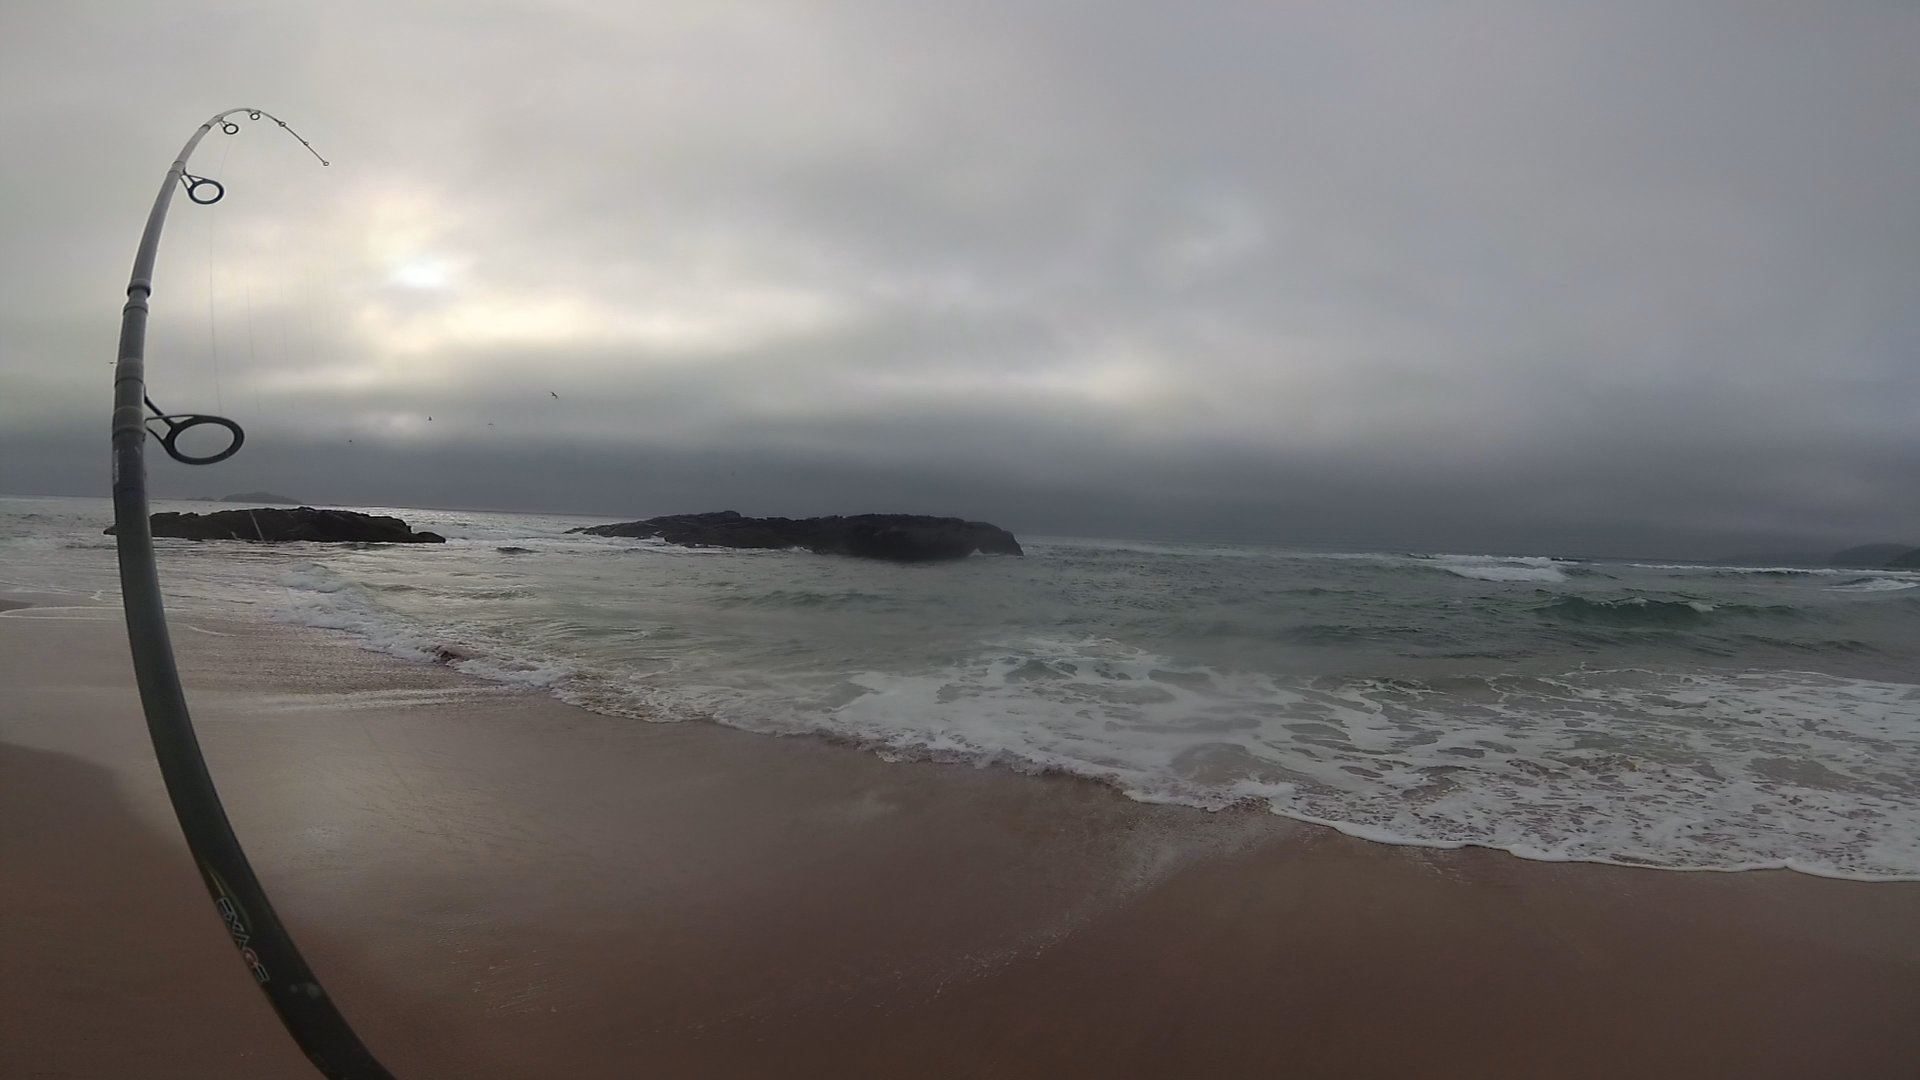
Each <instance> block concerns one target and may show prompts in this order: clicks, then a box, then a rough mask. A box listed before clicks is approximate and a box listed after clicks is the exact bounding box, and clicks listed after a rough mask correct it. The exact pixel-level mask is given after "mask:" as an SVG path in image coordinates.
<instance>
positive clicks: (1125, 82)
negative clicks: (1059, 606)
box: [0, 2, 1920, 554]
mask: <svg viewBox="0 0 1920 1080" xmlns="http://www.w3.org/2000/svg"><path fill="white" fill-rule="evenodd" d="M0 40H4V41H5V43H6V44H4V45H0V49H4V50H5V53H6V60H7V63H6V64H4V65H0V89H4V91H5V93H4V95H3V96H0V101H4V104H0V131H3V132H4V134H5V136H6V137H7V140H8V143H9V145H10V146H13V147H16V148H18V149H16V153H15V157H14V159H13V160H14V161H15V162H16V165H15V167H13V168H10V169H9V170H8V171H7V172H6V173H5V174H4V175H0V243H4V244H5V247H6V250H7V251H8V252H9V253H10V254H11V255H12V256H13V257H12V258H11V259H9V264H10V265H9V269H8V275H7V288H6V289H5V290H4V292H0V343H3V344H4V353H0V390H4V393H0V490H12V491H19V492H39V491H53V490H62V491H75V492H78V491H88V490H91V491H99V490H103V489H104V485H105V451H104V426H105V411H106V410H105V404H106V399H107V397H108V393H109V367H108V361H110V360H111V358H112V356H111V353H112V348H113V341H114V335H115V325H116V319H117V310H118V300H117V297H118V294H119V291H120V289H121V288H122V287H123V285H124V278H125V273H126V267H127V264H128V262H129V260H130V258H131V254H132V243H133V240H134V239H135V238H136V237H137V235H138V231H139V227H140V223H141V220H142V218H143V216H144V213H145V208H146V206H147V204H148V202H149V201H150V199H151V197H152V190H153V187H154V185H155V183H157V181H158V179H159V176H160V174H161V172H162V171H163V170H164V166H165V163H166V162H167V160H168V159H169V158H170V156H171V154H172V152H173V150H174V148H175V146H177V144H178V142H179V141H180V140H181V139H182V138H183V137H184V136H185V135H186V134H187V133H188V132H189V131H190V130H191V129H192V126H193V125H194V124H195V123H197V122H198V121H199V120H200V119H201V118H202V117H203V116H204V114H205V113H206V112H208V111H211V109H212V108H215V107H218V106H220V105H224V104H228V103H229V102H242V101H245V102H257V103H259V104H262V105H266V106H268V107H270V108H274V109H275V110H276V111H278V112H280V113H281V115H283V116H286V117H287V118H288V119H289V120H290V121H292V122H293V123H294V125H295V126H296V127H297V128H299V129H300V130H301V131H303V132H304V133H305V134H307V135H308V136H309V137H310V138H312V139H313V140H314V141H315V142H316V144H317V145H319V146H320V147H321V148H322V150H323V151H324V152H326V153H327V154H328V155H329V156H330V157H331V158H332V159H334V160H335V162H336V165H335V166H334V167H333V168H331V169H326V170H322V169H319V168H318V167H316V166H315V164H314V163H313V162H312V161H311V160H310V159H306V158H305V157H304V152H303V151H301V150H300V149H299V147H298V146H297V145H296V144H294V143H292V142H291V140H286V139H284V138H283V137H280V135H279V133H278V132H275V131H273V130H272V129H271V127H270V126H267V127H263V126H261V125H257V124H256V125H250V126H249V128H248V130H246V131H245V132H244V133H243V134H242V135H241V136H239V137H236V138H232V139H226V138H224V137H222V136H218V135H216V136H213V137H212V138H211V139H210V141H209V142H208V143H207V145H206V146H205V147H204V148H203V149H202V150H201V152H200V155H199V156H198V157H197V158H196V159H195V167H196V169H197V170H198V171H201V172H205V173H208V174H211V175H216V176H219V177H220V178H221V179H223V180H225V181H227V182H229V184H230V192H231V194H230V196H229V198H228V199H227V200H226V201H225V202H223V203H222V204H220V206H219V207H217V208H215V209H212V210H205V209H201V208H197V207H192V206H188V205H186V204H185V203H184V202H182V203H179V204H177V205H176V207H175V210H174V217H173V218H172V219H171V221H170V224H169V232H168V235H167V241H166V247H165V251H164V255H163V263H162V266H161V270H160V288H159V292H158V294H157V295H156V298H155V305H156V316H155V321H154V325H153V330H152V336H151V339H150V354H151V356H152V358H153V363H152V366H151V376H152V379H153V390H154V394H155V396H156V398H158V399H159V400H161V401H162V403H163V404H166V405H167V406H168V407H170V408H176V409H206V408H213V407H215V406H216V404H217V405H218V406H219V407H220V408H222V409H224V410H225V411H226V412H227V413H229V414H231V415H234V416H236V417H237V418H239V419H241V420H242V422H243V423H246V424H247V425H248V427H249V433H250V435H249V444H248V449H247V451H246V452H245V453H244V454H243V455H242V456H241V457H240V458H236V459H235V460H234V461H233V462H231V463H228V464H226V465H223V466H219V467H217V468H215V469H207V470H196V471H194V472H192V473H183V472H181V471H180V470H179V469H178V467H176V466H172V465H171V464H165V465H156V469H155V472H156V481H155V482H156V487H157V488H158V489H160V490H163V491H170V492H172V493H177V494H193V493H200V492H218V491H224V490H240V489H244V488H248V487H255V486H265V487H281V488H295V489H298V490H299V492H300V493H303V494H309V495H311V496H312V497H314V498H316V499H337V500H340V501H381V502H392V503H421V504H430V505H450V504H456V503H458V504H468V505H489V506H500V507H528V508H542V509H553V510H560V509H578V510H583V511H594V512H608V513H616V512H617V513H625V512H642V511H664V510H679V509H700V508H709V507H716V506H719V505H723V504H724V505H737V506H738V507H739V508H741V509H743V510H761V511H767V512H791V513H802V512H829V511H837V510H854V509H913V510H927V511H945V512H958V513H965V514H969V515H973V516H981V517H997V518H1000V519H1004V523H1006V524H1009V525H1011V526H1013V527H1015V528H1026V529H1029V530H1043V531H1050V532H1127V533H1134V534H1155V533H1160V534H1168V535H1207V536H1218V537H1228V536H1239V537H1264V538H1272V539H1281V540H1288V539H1294V540H1310V541H1317V542H1351V543H1366V544H1389V545H1398V546H1406V547H1437V546H1449V547H1477V548H1490V547H1494V548H1504V549H1512V548H1516V547H1529V546H1542V547H1550V548H1552V549H1555V550H1582V551H1589V552H1608V551H1620V552H1640V553H1653V552H1661V551H1666V552H1673V553H1678V554H1687V553H1692V554H1714V553H1718V552H1724V551H1727V550H1734V549H1738V548H1740V547H1743V546H1745V547H1752V546H1765V545H1769V544H1780V543H1807V544H1826V543H1844V542H1851V541H1854V540H1859V539H1875V538H1883V537H1891V538H1907V539H1913V540H1915V541H1916V542H1920V508H1917V507H1916V505H1915V501H1914V500H1913V499H1912V498H1911V496H1910V494H1909V491H1908V489H1909V487H1910V483H1911V482H1910V479H1909V478H1910V477H1911V476H1913V475H1915V473H1914V468H1915V466H1916V465H1920V460H1917V459H1920V438H1917V437H1916V436H1915V435H1914V425H1913V423H1912V419H1913V415H1914V406H1913V402H1915V401H1916V400H1920V364H1916V363H1915V362H1914V361H1915V359H1916V353H1917V352H1920V305H1917V304H1915V303H1914V297H1916V296H1920V212H1916V211H1915V210H1914V209H1913V200H1912V197H1911V193H1912V192H1913V191H1914V190H1917V189H1920V133H1916V131H1915V129H1914V127H1913V125H1912V124H1911V123H1910V122H1909V120H1908V118H1907V116H1906V113H1907V111H1908V110H1909V109H1910V106H1911V102H1912V101H1914V100H1920V70H1916V67H1915V65H1913V64H1911V62H1910V59H1911V57H1912V56H1913V55H1915V54H1916V51H1917V50H1916V46H1920V12H1915V11H1914V10H1913V9H1912V8H1911V7H1909V6H1906V5H1872V4H1858V5H1850V6H1848V7H1846V8H1844V9H1833V10H1822V11H1821V12H1818V13H1812V12H1805V11H1801V10H1796V9H1795V8H1792V7H1787V6H1782V7H1769V6H1766V5H1752V4H1728V5H1723V6H1714V5H1701V6H1695V7H1691V8H1688V9H1687V10H1686V11H1684V12H1675V11H1673V10H1670V9H1669V8H1668V7H1666V6H1663V5H1647V6H1633V5H1612V6H1609V7H1607V8H1606V9H1605V10H1585V11H1581V12H1577V13H1571V14H1570V13H1568V12H1566V11H1564V10H1560V9H1552V8H1548V7H1546V6H1542V5H1531V6H1526V5H1467V6H1449V7H1447V8H1445V9H1438V8H1430V7H1428V6H1425V5H1408V6H1405V7H1394V6H1387V7H1382V6H1377V5H1370V6H1367V7H1366V8H1365V10H1338V11H1336V10H1333V9H1326V10H1318V11H1303V10H1300V9H1289V8H1285V7H1283V6H1278V5H1264V4H1219V5H1207V6H1204V8H1202V9H1195V10H1186V11H1181V12H1179V13H1174V12H1171V11H1170V10H1169V9H1166V8H1165V7H1164V5H1149V4H1138V5H1132V4H1097V5H1096V4H1058V5H1012V4H1008V5H988V6H984V7H983V6H981V5H915V6H911V7H902V6H898V5H860V4H833V5H798V4H796V5H778V4H772V5H753V6H751V7H746V6H742V7H733V6H729V5H718V4H716V5H696V6H692V7H690V8H689V9H686V10H674V11H653V10H647V9H646V8H645V7H644V6H641V5H614V4H594V3H586V2H580V3H574V4H568V5H560V6H553V5H540V6H537V7H535V6H531V5H521V4H510V3H495V4H486V5H474V4H415V5H385V4H383V5H370V4H369V5H355V4H344V5H331V6H328V7H326V8H324V9H322V8H315V7H301V8H296V7H292V6H288V7H285V8H276V7H259V6H247V7H242V6H238V5H208V4H194V3H181V4H174V5H171V6H169V7H167V8H164V9H154V11H152V12H148V13H144V14H143V13H139V12H134V11H131V10H127V9H123V7H122V6H121V5H118V4H105V3H103V4H86V3H76V4H62V5H58V6H54V5H38V6H33V7H28V6H16V7H14V8H9V9H8V10H7V12H6V13H5V14H0ZM21 151H24V152H21ZM548 390H554V391H557V392H558V393H560V395H561V398H560V399H559V400H558V401H555V400H554V399H552V398H551V397H549V396H548V394H547V391H548ZM428 415H432V416H433V417H434V420H433V421H432V422H431V424H429V423H428V422H427V421H426V420H425V417H426V416H428ZM489 425H491V426H489ZM348 439H352V440H353V442H352V443H348V442H347V440H348Z"/></svg>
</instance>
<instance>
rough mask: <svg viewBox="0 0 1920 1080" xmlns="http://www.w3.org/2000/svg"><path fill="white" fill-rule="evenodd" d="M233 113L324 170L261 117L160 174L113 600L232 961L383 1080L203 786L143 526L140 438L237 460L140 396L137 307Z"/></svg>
mask: <svg viewBox="0 0 1920 1080" xmlns="http://www.w3.org/2000/svg"><path fill="white" fill-rule="evenodd" d="M242 114H244V115H245V117H246V119H248V120H259V119H262V118H265V119H268V120H272V121H273V122H274V123H275V124H278V125H279V126H280V127H281V128H282V129H284V130H285V131H286V133H287V134H289V135H292V136H293V137H294V138H295V139H299V140H300V145H302V146H304V147H306V148H307V151H308V152H309V153H311V154H312V155H313V156H314V159H315V160H317V161H319V162H320V164H321V165H323V166H324V165H326V164H327V163H328V162H327V159H326V158H323V157H321V156H320V152H319V151H318V150H315V149H314V148H313V144H312V143H309V142H308V141H307V140H305V139H302V138H300V135H299V134H298V133H297V132H295V131H294V130H293V129H292V128H290V127H287V122H286V121H285V120H282V119H280V118H279V117H277V116H274V115H273V114H272V113H269V112H267V111H266V110H264V109H228V110H227V111H225V112H223V113H220V114H218V115H216V116H214V117H213V118H212V119H211V120H208V121H207V122H206V123H204V124H201V125H200V130H198V131H196V132H194V133H193V137H192V138H191V139H188V140H187V144H186V145H185V146H184V147H182V148H181V149H180V156H179V157H178V158H175V159H174V162H173V166H172V168H170V169H168V170H167V178H166V180H165V181H164V182H162V183H161V185H160V194H159V196H158V197H156V198H155V199H154V201H153V212H152V213H150V214H148V215H147V229H146V232H144V233H142V234H141V236H140V248H139V251H138V252H137V253H136V254H135V255H134V259H133V277H132V278H131V279H130V280H129V281H128V282H127V304H126V307H125V308H123V309H122V310H121V318H120V358H119V361H118V363H117V364H116V365H115V367H114V374H113V520H114V533H115V543H116V547H117V548H118V550H119V554H120V596H121V602H122V604H123V605H124V607H125V608H126V613H127V640H128V642H129V643H130V644H131V645H132V647H133V673H134V678H135V680H136V681H137V682H138V683H139V685H140V704H141V707H142V708H143V709H144V710H145V712H146V714H147V732H148V734H150V735H151V736H152V737H153V754H154V757H155V759H157V760H158V761H159V764H160V775H161V776H162V777H164V778H165V779H166V783H167V797H168V798H169V799H170V800H172V802H173V813H174V816H175V817H177V818H178V819H179V821H180V831H181V832H182V833H184V834H185V835H186V838H187V848H188V850H190V851H191V852H192V853H193V860H194V864H195V865H196V866H198V867H199V869H200V878H201V880H202V881H204V882H205V883H206V886H207V892H208V893H209V894H211V895H212V897H213V906H214V909H215V910H216V911H217V912H218V913H219V915H220V921H221V923H222V924H223V925H225V926H226V928H227V933H228V934H229V935H230V936H231V937H232V938H233V943H234V945H235V946H237V947H238V948H239V950H240V959H241V960H242V961H243V962H244V963H245V964H246V966H247V970H248V972H249V973H250V974H252V976H253V978H254V981H255V982H257V983H259V985H260V989H261V991H262V992H263V993H265V994H266V995H267V1001H268V1002H269V1003H270V1004H272V1006H273V1010H274V1012H276V1013H278V1014H279V1015H280V1022H281V1024H283V1025H285V1027H286V1029H287V1034H289V1035H292V1036H293V1041H294V1042H296V1043H298V1044H299V1045H300V1049H301V1050H302V1051H304V1052H305V1053H306V1055H307V1060H309V1061H311V1062H313V1064H314V1067H315V1068H317V1069H319V1070H320V1072H321V1074H322V1075H324V1076H326V1077H328V1078H329V1080H392V1075H393V1074H391V1073H389V1072H388V1071H387V1070H386V1069H385V1068H384V1067H382V1066H381V1064H380V1063H379V1062H378V1061H376V1060H375V1059H374V1056H373V1053H372V1051H370V1050H368V1049H367V1048H366V1046H365V1045H364V1044H363V1043H361V1041H360V1038H359V1036H357V1035H355V1034H354V1033H353V1029H352V1028H351V1027H349V1026H348V1025H347V1021H346V1018H345V1017H343V1016H341V1015H340V1011H339V1010H338V1009H336V1008H334V1005H333V1000H332V999H331V998H329V997H328V996H327V992H326V991H325V990H323V989H321V988H320V981H319V980H318V979H317V978H315V977H314V974H313V971H312V969H310V968H309V967H307V962H306V960H304V959H302V958H301V956H300V950H299V949H297V948H295V947H294V944H293V938H292V937H290V936H289V935H288V934H287V929H286V927H284V926H282V925H281V924H280V919H279V916H277V915H275V914H274V912H273V905H272V904H270V903H268V902H267V894H266V892H265V891H264V890H263V889H261V887H260V881H259V879H258V878H256V877H254V874H253V867H252V866H251V865H250V864H249V863H248V862H247V854H246V852H245V851H243V850H241V847H240V840H239V838H238V837H236V836H234V834H233V826H232V825H231V824H229V823H228V821H227V812H226V809H225V808H224V807H222V806H221V804H220V794H219V792H218V791H216V790H214V786H213V777H212V776H211V775H209V774H208V772H207V762H206V759H205V758H204V757H202V756H201V753H200V740H199V739H198V738H197V737H195V735H194V733H193V719H192V718H191V717H190V716H188V715H187V699H186V696H185V694H184V693H183V692H182V691H181V688H180V671H179V669H178V668H177V667H176V666H175V665H174V659H173V643H172V641H171V640H170V639H169V637H168V634H167V613H166V608H165V606H164V605H163V604H162V602H161V599H160V572H159V568H158V567H157V566H156V565H155V563H154V557H153V530H152V527H151V525H150V524H149V522H148V519H147V468H146V460H145V448H146V442H147V436H148V435H152V436H153V437H154V438H155V439H157V440H159V442H160V448H161V449H163V450H165V451H166V452H167V456H168V457H171V458H173V459H174V460H175V461H178V462H182V463H183V464H187V465H211V464H213V463H214V462H216V461H224V460H226V459H227V458H230V457H232V456H233V455H234V454H236V453H238V452H239V450H240V444H241V442H243V441H244V440H245V438H246V433H245V432H244V431H242V430H241V429H240V425H239V424H236V423H234V422H233V421H232V420H229V419H227V418H226V417H224V416H209V415H206V414H204V413H168V412H165V411H164V410H162V409H161V408H160V407H159V406H158V405H155V404H154V403H153V399H152V398H151V397H150V396H148V394H147V385H146V340H147V298H148V297H149V296H151V295H153V264H154V259H155V257H156V256H157V255H158V253H159V250H160V229H161V227H162V226H163V225H165V224H166V221H167V207H168V206H170V205H172V203H173V196H174V193H175V191H176V190H182V189H184V190H185V191H186V193H187V199H188V201H190V202H193V203H195V204H197V205H200V206H211V205H213V204H214V203H217V202H219V201H220V200H221V199H222V198H223V197H224V196H225V195H226V188H225V187H224V186H222V185H221V184H220V182H219V181H217V180H212V179H209V178H207V177H204V176H195V175H193V174H192V173H189V172H188V171H187V160H188V159H189V158H191V157H193V151H194V149H195V148H196V147H198V146H199V145H200V140H201V139H203V138H205V137H206V136H207V133H208V132H210V131H212V130H213V129H214V127H215V126H218V127H219V128H220V130H221V132H222V133H223V134H226V135H238V134H239V133H240V122H239V121H238V120H235V119H231V118H232V117H236V116H240V115H242ZM143 406H144V409H143V408H142V407H143ZM148 411H151V412H152V414H153V415H152V416H151V417H149V416H148V415H147V412H148ZM155 420H158V421H159V422H160V423H161V424H163V425H165V428H166V431H165V432H164V433H162V432H161V431H159V430H155V429H150V428H149V427H148V426H147V425H148V424H150V423H152V422H153V421H155ZM202 426H212V427H219V428H223V429H225V430H226V432H227V434H228V436H229V442H228V443H227V445H226V447H225V448H223V449H221V450H220V451H218V452H217V453H213V454H206V455H200V456H195V455H191V454H188V453H185V452H184V451H182V450H181V449H180V447H179V445H178V441H179V438H180V436H181V435H182V434H184V433H185V432H186V431H188V430H189V429H192V428H195V427H202Z"/></svg>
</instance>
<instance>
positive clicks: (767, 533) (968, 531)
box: [567, 510, 1026, 562]
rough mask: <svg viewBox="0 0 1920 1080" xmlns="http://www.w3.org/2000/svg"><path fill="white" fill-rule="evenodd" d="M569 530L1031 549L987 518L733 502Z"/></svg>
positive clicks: (857, 548) (952, 551)
mask: <svg viewBox="0 0 1920 1080" xmlns="http://www.w3.org/2000/svg"><path fill="white" fill-rule="evenodd" d="M567 531H568V532H576V533H586V534H588V535H590V536H627V537H635V538H640V539H650V538H658V539H660V540H664V541H666V542H667V543H669V544H678V545H680V546H682V547H728V548H776V549H778V548H804V549H806V550H808V551H811V552H813V553H814V554H816V555H852V556H856V557H859V558H863V559H886V560H888V561H891V562H935V561H939V560H943V559H964V558H966V557H967V556H969V555H972V554H973V553H974V552H980V553H982V554H986V555H1024V554H1026V553H1025V552H1024V551H1022V550H1021V549H1020V541H1018V540H1016V539H1014V536H1013V534H1012V533H1010V532H1008V531H1007V530H1005V529H1002V528H1000V527H999V526H997V525H989V524H987V523H986V522H984V521H965V520H962V519H960V518H950V517H928V516H926V515H923V514H855V515H852V516H850V517H841V516H839V515H837V514H836V515H834V516H832V517H811V518H783V517H772V518H753V517H745V516H743V515H741V514H739V513H737V512H735V511H732V510H721V511H718V512H715V513H710V514H667V515H664V516H661V517H654V518H648V519H646V520H645V521H623V522H617V523H615V524H612V525H588V526H584V527H582V528H578V529H569V530H567Z"/></svg>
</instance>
